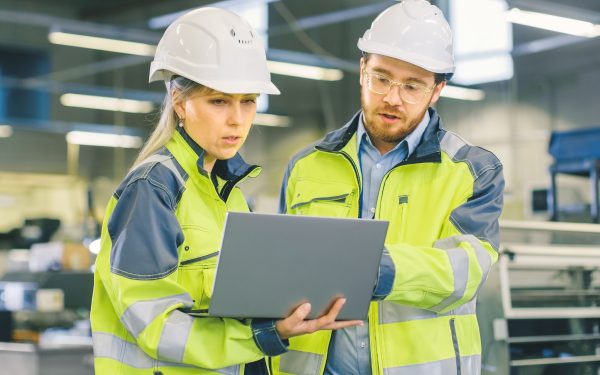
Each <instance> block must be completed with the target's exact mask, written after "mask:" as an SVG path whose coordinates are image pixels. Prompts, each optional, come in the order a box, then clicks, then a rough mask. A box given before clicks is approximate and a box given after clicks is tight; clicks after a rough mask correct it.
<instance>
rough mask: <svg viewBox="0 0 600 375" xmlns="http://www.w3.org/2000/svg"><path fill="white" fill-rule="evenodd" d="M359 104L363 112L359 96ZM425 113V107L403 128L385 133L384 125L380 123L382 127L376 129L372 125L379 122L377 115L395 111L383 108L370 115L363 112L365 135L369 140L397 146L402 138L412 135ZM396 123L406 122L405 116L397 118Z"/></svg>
mask: <svg viewBox="0 0 600 375" xmlns="http://www.w3.org/2000/svg"><path fill="white" fill-rule="evenodd" d="M361 102H362V104H363V107H362V108H363V110H364V108H365V107H364V102H363V100H362V95H361ZM425 111H427V107H425V108H424V109H423V111H422V112H421V113H420V114H419V115H418V116H416V117H415V118H413V119H411V120H410V121H409V122H408V123H405V124H403V126H402V127H401V128H400V129H397V131H396V132H394V133H392V132H389V131H386V130H387V128H386V127H385V126H386V124H385V123H382V125H383V127H376V126H374V125H372V124H374V123H375V122H376V121H379V122H381V119H379V118H378V117H379V115H378V113H382V112H384V113H385V112H388V113H390V112H391V113H396V112H397V111H395V110H390V111H386V110H385V108H384V109H382V110H380V109H377V110H375V111H371V112H370V113H366V112H365V118H364V120H365V123H364V125H365V129H366V131H367V133H368V134H369V137H371V138H376V139H380V140H382V141H384V142H386V143H395V144H398V143H400V141H402V140H403V139H404V138H406V136H408V135H409V134H410V133H412V132H413V130H415V128H416V127H417V126H418V125H419V123H420V122H421V120H422V119H423V116H424V115H425ZM398 121H401V122H406V121H407V118H406V116H404V115H402V116H399V118H398Z"/></svg>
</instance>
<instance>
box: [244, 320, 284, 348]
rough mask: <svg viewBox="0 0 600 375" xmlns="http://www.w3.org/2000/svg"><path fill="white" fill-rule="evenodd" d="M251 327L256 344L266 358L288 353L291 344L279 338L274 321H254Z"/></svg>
mask: <svg viewBox="0 0 600 375" xmlns="http://www.w3.org/2000/svg"><path fill="white" fill-rule="evenodd" d="M251 327H252V334H253V335H254V342H256V345H257V346H258V347H259V348H260V350H261V351H262V352H263V353H265V355H266V356H269V357H273V356H277V355H280V354H283V353H285V352H287V348H288V346H289V345H290V342H289V341H288V340H282V339H281V337H279V334H278V333H277V330H276V329H275V320H274V319H252V323H251Z"/></svg>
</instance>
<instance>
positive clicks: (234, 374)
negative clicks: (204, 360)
mask: <svg viewBox="0 0 600 375" xmlns="http://www.w3.org/2000/svg"><path fill="white" fill-rule="evenodd" d="M215 371H216V372H218V373H219V374H223V375H239V374H240V365H235V366H229V367H225V368H220V369H218V370H215Z"/></svg>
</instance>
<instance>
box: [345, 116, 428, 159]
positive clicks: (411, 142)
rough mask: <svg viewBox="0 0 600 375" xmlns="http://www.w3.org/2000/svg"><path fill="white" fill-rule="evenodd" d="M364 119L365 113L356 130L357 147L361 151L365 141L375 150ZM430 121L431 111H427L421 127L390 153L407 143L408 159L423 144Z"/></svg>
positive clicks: (360, 117) (360, 118)
mask: <svg viewBox="0 0 600 375" xmlns="http://www.w3.org/2000/svg"><path fill="white" fill-rule="evenodd" d="M363 117H364V112H363V113H361V114H360V116H359V117H358V128H357V130H356V139H357V142H358V143H357V145H356V147H357V149H358V150H360V146H361V144H362V142H363V140H364V141H365V142H367V144H368V145H370V146H371V147H373V148H374V147H375V146H373V142H372V141H371V137H370V136H369V134H368V133H367V130H366V129H365V124H364V122H363V121H364V120H363ZM430 120H431V117H430V116H429V111H425V115H424V116H423V119H421V122H420V123H419V125H417V127H416V128H415V129H414V130H413V131H412V132H411V133H410V134H409V135H407V136H406V137H405V138H404V139H403V140H402V141H401V142H399V143H398V144H397V145H396V147H394V148H393V149H392V150H390V151H389V152H395V151H396V150H397V149H398V148H399V147H401V144H402V143H404V142H406V144H407V145H408V153H407V154H406V158H408V157H409V156H410V155H411V154H412V153H413V152H414V151H415V148H417V145H418V144H419V142H421V138H422V137H423V133H424V132H425V129H427V125H428V124H429V121H430ZM363 136H364V137H363Z"/></svg>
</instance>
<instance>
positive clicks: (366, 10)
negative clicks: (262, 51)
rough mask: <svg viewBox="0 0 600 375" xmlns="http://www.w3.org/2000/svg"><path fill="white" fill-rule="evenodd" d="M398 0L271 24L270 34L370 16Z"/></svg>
mask: <svg viewBox="0 0 600 375" xmlns="http://www.w3.org/2000/svg"><path fill="white" fill-rule="evenodd" d="M396 2H397V1H395V0H394V1H390V0H388V1H383V2H378V3H375V4H369V5H363V6H359V7H355V8H350V9H344V10H339V11H335V12H329V13H324V14H319V15H316V16H310V17H304V18H300V19H298V20H297V21H296V22H294V23H292V24H291V25H288V24H285V25H276V26H271V27H269V29H268V30H267V32H268V33H269V36H275V35H279V34H285V33H289V32H292V31H293V30H307V29H312V28H315V27H322V26H327V25H331V24H335V23H340V22H346V21H350V20H353V19H356V18H362V17H366V16H370V15H372V14H378V13H380V12H381V11H383V10H384V9H385V8H387V7H389V6H390V5H392V4H394V3H396Z"/></svg>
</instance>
